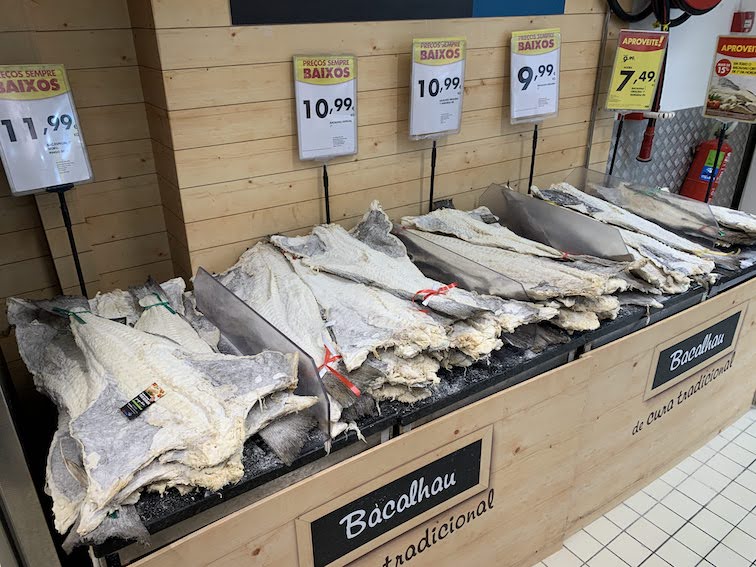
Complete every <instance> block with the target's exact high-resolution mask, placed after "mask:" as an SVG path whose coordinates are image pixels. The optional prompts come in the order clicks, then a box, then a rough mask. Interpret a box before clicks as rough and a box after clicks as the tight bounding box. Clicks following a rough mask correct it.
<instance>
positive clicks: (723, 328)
mask: <svg viewBox="0 0 756 567" xmlns="http://www.w3.org/2000/svg"><path fill="white" fill-rule="evenodd" d="M741 313H742V312H741V311H738V312H737V313H735V314H733V315H730V316H729V317H727V318H726V319H723V320H722V321H720V322H718V323H716V324H714V325H711V326H710V327H707V328H705V329H703V330H702V331H699V332H698V333H696V334H695V335H691V336H690V337H688V338H687V339H685V340H682V341H680V342H678V343H675V344H673V345H672V346H670V347H668V348H665V349H664V350H663V351H661V352H660V353H659V360H658V361H657V363H656V372H655V373H654V381H653V384H652V386H651V389H652V390H654V389H656V388H658V387H659V386H662V385H664V384H666V383H667V382H670V381H671V380H674V379H675V378H677V377H678V376H682V375H683V374H685V373H686V372H687V371H688V370H690V369H691V368H695V367H696V366H698V365H700V364H701V363H702V362H705V361H707V360H709V359H711V358H714V357H715V356H717V355H718V354H719V353H720V352H723V351H724V350H726V349H728V348H729V347H730V346H731V345H732V343H733V341H734V340H735V335H736V333H737V330H738V322H739V321H740V316H741Z"/></svg>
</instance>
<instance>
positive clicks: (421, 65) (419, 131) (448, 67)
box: [410, 37, 466, 139]
mask: <svg viewBox="0 0 756 567" xmlns="http://www.w3.org/2000/svg"><path fill="white" fill-rule="evenodd" d="M465 51H466V41H465V39H464V38H461V37H448V38H435V39H415V40H413V41H412V90H411V104H410V137H411V138H415V139H417V138H435V137H439V136H443V135H445V134H453V133H455V132H459V129H460V125H461V123H462V94H463V92H464V88H465V55H466V53H465Z"/></svg>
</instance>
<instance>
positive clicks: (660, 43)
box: [606, 30, 669, 110]
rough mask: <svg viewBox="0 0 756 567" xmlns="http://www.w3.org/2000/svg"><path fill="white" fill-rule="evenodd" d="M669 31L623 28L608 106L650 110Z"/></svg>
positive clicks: (615, 59) (616, 108)
mask: <svg viewBox="0 0 756 567" xmlns="http://www.w3.org/2000/svg"><path fill="white" fill-rule="evenodd" d="M668 35H669V32H663V31H643V30H620V34H619V43H618V45H617V54H616V55H615V57H614V67H612V80H611V82H610V83H609V94H608V95H607V98H606V108H607V110H650V109H651V106H652V105H653V103H654V95H655V94H656V85H657V84H658V82H659V73H660V71H661V66H662V61H663V60H664V53H665V51H666V50H667V37H668Z"/></svg>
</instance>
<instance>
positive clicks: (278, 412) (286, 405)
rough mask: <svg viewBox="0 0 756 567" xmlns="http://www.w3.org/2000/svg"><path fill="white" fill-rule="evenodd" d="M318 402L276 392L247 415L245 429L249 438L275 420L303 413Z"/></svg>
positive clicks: (310, 398) (307, 397)
mask: <svg viewBox="0 0 756 567" xmlns="http://www.w3.org/2000/svg"><path fill="white" fill-rule="evenodd" d="M317 401H318V398H316V397H314V396H297V395H294V394H290V393H288V392H276V393H275V394H271V395H270V396H268V397H267V398H265V399H264V400H262V401H261V403H259V404H258V405H257V406H256V407H254V408H252V409H251V410H250V412H249V413H248V414H247V419H246V421H245V427H246V430H247V436H248V437H251V436H252V435H254V434H255V433H257V432H258V431H260V430H261V429H263V428H265V427H267V426H268V425H270V424H271V423H273V422H274V421H276V420H277V419H280V418H282V417H284V416H287V415H290V414H293V413H299V412H301V411H304V410H306V409H308V408H310V407H312V406H313V405H315V404H316V403H317Z"/></svg>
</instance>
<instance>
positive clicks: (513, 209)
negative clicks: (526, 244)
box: [480, 184, 633, 262]
mask: <svg viewBox="0 0 756 567" xmlns="http://www.w3.org/2000/svg"><path fill="white" fill-rule="evenodd" d="M480 204H481V205H483V206H486V207H488V208H489V209H490V210H491V212H492V213H493V214H494V215H496V216H497V217H499V223H500V224H502V225H504V226H506V227H507V228H508V229H510V230H511V231H513V232H515V233H517V234H519V235H520V236H522V237H524V238H529V239H530V240H535V241H537V242H541V243H543V244H548V245H549V246H551V247H553V248H556V249H557V250H561V251H562V252H567V253H568V254H572V255H579V254H585V255H588V256H596V257H598V258H605V259H607V260H616V261H620V262H623V261H628V262H629V261H632V259H633V257H632V256H631V255H630V253H629V252H628V250H627V246H625V242H624V241H623V240H622V236H621V235H620V233H619V231H618V230H617V229H616V228H614V227H613V226H610V225H607V224H604V223H602V222H599V221H596V220H593V219H592V218H590V217H587V216H585V215H581V214H580V213H576V212H574V211H570V210H569V209H565V208H564V207H558V206H554V205H551V204H549V203H547V202H546V201H542V200H541V199H536V198H535V197H529V196H527V195H523V194H522V193H518V192H517V191H513V190H511V189H508V188H506V187H503V186H501V185H495V184H494V185H491V186H490V187H489V188H488V189H486V191H485V193H483V195H481V197H480Z"/></svg>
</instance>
